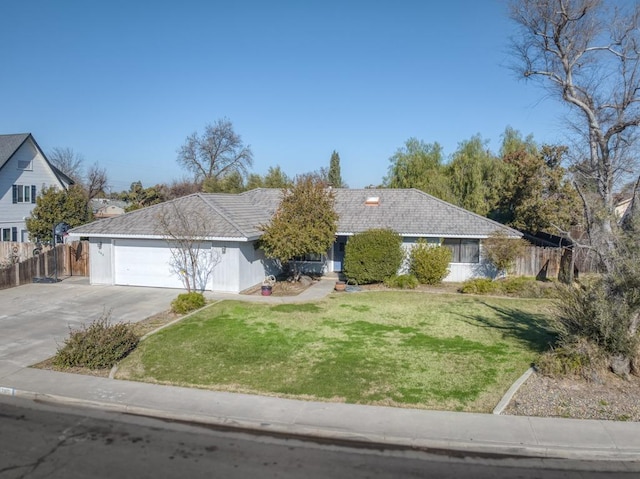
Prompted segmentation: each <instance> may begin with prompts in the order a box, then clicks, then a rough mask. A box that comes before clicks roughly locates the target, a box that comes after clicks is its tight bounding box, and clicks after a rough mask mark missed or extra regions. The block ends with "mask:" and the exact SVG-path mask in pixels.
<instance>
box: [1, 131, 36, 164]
mask: <svg viewBox="0 0 640 479" xmlns="http://www.w3.org/2000/svg"><path fill="white" fill-rule="evenodd" d="M27 138H29V133H20V134H17V135H0V168H2V167H3V166H4V164H5V163H6V162H7V161H9V159H10V158H11V157H12V156H13V154H14V153H15V152H16V151H17V150H18V148H20V146H21V145H22V144H23V143H24V142H25V141H26V139H27Z"/></svg>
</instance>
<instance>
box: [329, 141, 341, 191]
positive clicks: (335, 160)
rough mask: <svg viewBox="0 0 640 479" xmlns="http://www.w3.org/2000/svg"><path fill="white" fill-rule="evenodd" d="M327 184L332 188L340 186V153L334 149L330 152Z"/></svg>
mask: <svg viewBox="0 0 640 479" xmlns="http://www.w3.org/2000/svg"><path fill="white" fill-rule="evenodd" d="M329 186H333V187H334V188H342V186H343V183H342V175H341V174H340V155H339V154H338V152H337V151H336V150H333V153H331V161H330V162H329Z"/></svg>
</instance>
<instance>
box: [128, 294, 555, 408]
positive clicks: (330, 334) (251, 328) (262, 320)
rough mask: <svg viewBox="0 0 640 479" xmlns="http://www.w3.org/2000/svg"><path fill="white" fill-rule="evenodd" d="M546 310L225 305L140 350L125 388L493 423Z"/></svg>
mask: <svg viewBox="0 0 640 479" xmlns="http://www.w3.org/2000/svg"><path fill="white" fill-rule="evenodd" d="M547 305H548V303H547V302H546V301H544V300H520V299H513V298H479V297H465V296H459V295H437V294H424V293H414V292H363V293H357V294H333V295H331V296H329V297H328V298H326V299H325V300H323V301H319V302H316V303H304V304H283V305H276V306H274V305H265V304H255V303H244V302H240V301H225V302H222V303H219V304H216V305H214V306H212V307H211V308H208V309H206V310H204V311H202V312H200V313H198V314H196V315H194V316H192V317H189V318H188V319H186V320H184V321H183V322H180V323H178V324H176V325H174V326H172V327H170V328H167V329H165V330H163V331H160V332H159V333H158V334H156V335H153V336H151V337H149V338H148V339H147V340H145V341H143V342H142V343H141V344H140V346H139V347H138V349H137V350H136V351H134V353H133V354H131V355H130V356H129V357H128V358H127V359H125V360H124V361H123V362H122V363H121V365H120V369H119V371H118V375H117V377H118V378H121V379H131V380H138V381H149V382H159V383H164V384H175V385H183V386H195V387H202V388H210V389H216V390H223V391H235V392H246V393H256V394H266V395H276V396H283V397H292V398H304V399H314V400H329V401H346V402H350V403H362V404H379V405H392V406H405V407H418V408H430V409H447V410H458V411H477V412H489V411H491V409H492V408H493V407H494V406H495V404H496V403H497V402H498V401H499V399H500V397H501V396H502V394H503V393H504V391H506V390H507V389H508V388H509V386H510V385H511V383H512V382H513V381H514V380H515V379H516V378H517V377H518V376H519V375H520V374H522V372H523V371H525V370H526V369H527V368H528V367H529V365H530V363H531V362H532V361H533V360H534V359H535V357H536V356H537V354H539V353H540V352H541V351H543V350H544V349H546V348H547V347H548V345H549V343H550V342H551V341H552V336H551V334H550V333H549V331H548V330H547V329H546V315H545V313H544V311H545V309H546V307H547Z"/></svg>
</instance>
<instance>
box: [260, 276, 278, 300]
mask: <svg viewBox="0 0 640 479" xmlns="http://www.w3.org/2000/svg"><path fill="white" fill-rule="evenodd" d="M274 284H276V278H275V276H273V275H269V276H267V277H266V278H264V281H263V282H262V288H260V293H261V294H262V296H271V293H272V292H273V285H274Z"/></svg>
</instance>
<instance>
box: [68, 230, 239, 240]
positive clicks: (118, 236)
mask: <svg viewBox="0 0 640 479" xmlns="http://www.w3.org/2000/svg"><path fill="white" fill-rule="evenodd" d="M69 237H70V238H72V239H75V238H113V239H160V240H168V238H167V237H166V236H163V235H132V234H113V233H72V232H69ZM201 239H202V241H240V242H248V241H251V239H250V238H234V237H229V236H206V237H202V238H201Z"/></svg>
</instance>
